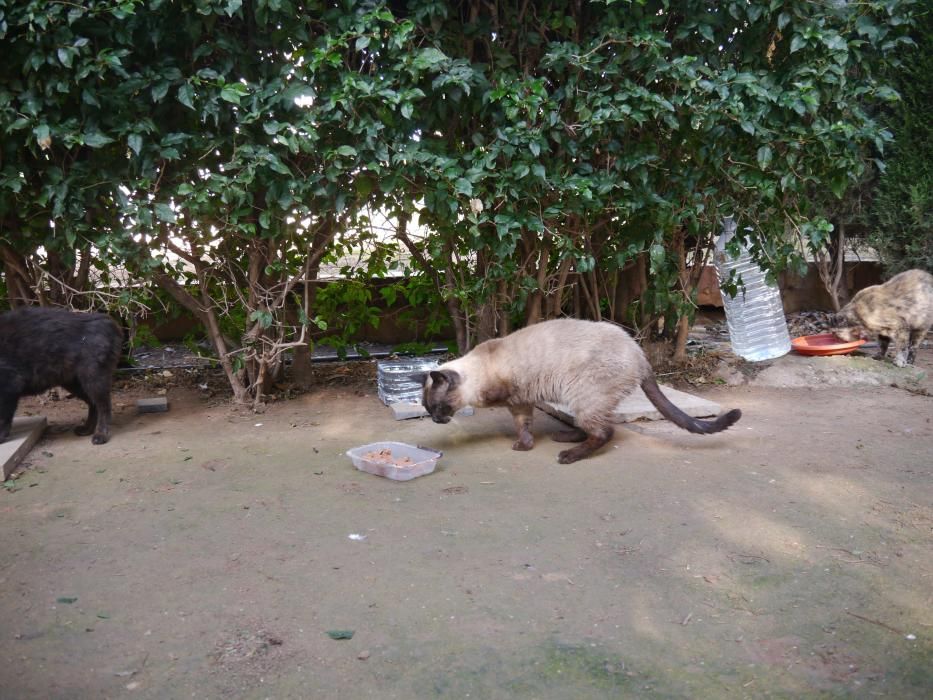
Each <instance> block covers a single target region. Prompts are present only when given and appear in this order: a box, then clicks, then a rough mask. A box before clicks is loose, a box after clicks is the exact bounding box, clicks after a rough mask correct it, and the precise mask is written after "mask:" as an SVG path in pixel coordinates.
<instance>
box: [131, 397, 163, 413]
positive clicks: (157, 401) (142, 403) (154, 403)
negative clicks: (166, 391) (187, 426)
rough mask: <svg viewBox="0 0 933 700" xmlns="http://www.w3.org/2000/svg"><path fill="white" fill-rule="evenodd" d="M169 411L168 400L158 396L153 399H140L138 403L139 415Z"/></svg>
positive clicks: (137, 410)
mask: <svg viewBox="0 0 933 700" xmlns="http://www.w3.org/2000/svg"><path fill="white" fill-rule="evenodd" d="M167 410H168V399H167V398H166V397H164V396H158V397H156V398H153V399H139V400H137V401H136V412H137V413H164V412H165V411H167Z"/></svg>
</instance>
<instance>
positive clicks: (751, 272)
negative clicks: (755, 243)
mask: <svg viewBox="0 0 933 700" xmlns="http://www.w3.org/2000/svg"><path fill="white" fill-rule="evenodd" d="M735 235H736V226H735V220H734V219H733V217H731V216H727V217H726V218H725V219H723V229H722V234H721V235H720V236H719V239H718V240H717V241H716V247H715V249H714V255H713V260H714V263H715V265H716V273H717V274H718V276H719V285H720V290H721V291H722V303H723V307H724V309H725V312H726V325H727V326H728V327H729V339H730V340H731V342H732V351H733V352H734V353H735V354H736V355H738V356H739V357H742V358H744V359H746V360H751V361H753V362H760V361H761V360H771V359H773V358H775V357H781V355H786V354H787V353H788V352H790V334H789V333H788V332H787V319H786V318H785V316H784V305H783V304H782V303H781V290H780V289H778V287H777V285H776V284H769V283H768V281H767V279H766V277H765V272H764V270H762V269H761V267H759V265H758V263H756V262H755V261H754V259H752V256H751V254H750V253H749V252H748V250H747V249H746V248H745V246H744V245H742V246H741V249H740V252H739V256H738V257H736V258H734V257H732V256H731V255H730V254H729V251H727V250H726V244H727V243H728V242H729V241H730V240H731V239H732V238H733V237H734V236H735ZM732 270H735V272H736V275H737V276H738V275H740V276H741V281H742V282H743V283H744V288H743V285H742V284H740V285H739V288H738V291H737V292H736V295H735V296H734V297H732V296H729V293H728V292H727V291H725V290H724V289H722V284H723V283H724V282H726V281H728V280H729V276H730V274H731V272H732Z"/></svg>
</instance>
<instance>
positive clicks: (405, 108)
mask: <svg viewBox="0 0 933 700" xmlns="http://www.w3.org/2000/svg"><path fill="white" fill-rule="evenodd" d="M413 111H414V108H413V107H412V106H411V102H405V103H403V104H402V116H403V117H405V119H411V114H412V112H413Z"/></svg>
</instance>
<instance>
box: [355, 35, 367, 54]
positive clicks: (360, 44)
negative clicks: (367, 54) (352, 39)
mask: <svg viewBox="0 0 933 700" xmlns="http://www.w3.org/2000/svg"><path fill="white" fill-rule="evenodd" d="M367 46H369V37H368V36H359V37H357V38H356V50H357V51H362V50H363V49H365V48H366V47H367Z"/></svg>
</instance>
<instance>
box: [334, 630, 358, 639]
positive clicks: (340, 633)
mask: <svg viewBox="0 0 933 700" xmlns="http://www.w3.org/2000/svg"><path fill="white" fill-rule="evenodd" d="M355 633H356V632H355V630H327V636H328V637H330V638H331V639H353V635H354V634H355Z"/></svg>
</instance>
